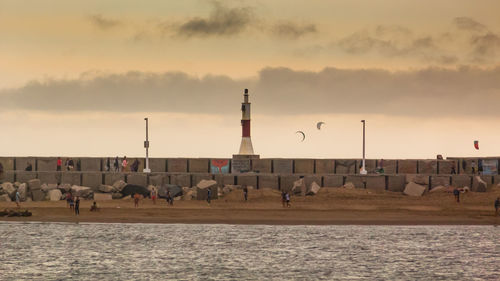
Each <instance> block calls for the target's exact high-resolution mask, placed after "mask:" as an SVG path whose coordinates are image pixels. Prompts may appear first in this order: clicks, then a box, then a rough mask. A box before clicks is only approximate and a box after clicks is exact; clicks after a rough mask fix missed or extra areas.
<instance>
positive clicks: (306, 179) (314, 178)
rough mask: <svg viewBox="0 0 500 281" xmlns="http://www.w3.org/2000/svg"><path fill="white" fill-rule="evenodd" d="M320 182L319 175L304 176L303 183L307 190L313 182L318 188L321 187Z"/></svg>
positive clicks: (321, 178)
mask: <svg viewBox="0 0 500 281" xmlns="http://www.w3.org/2000/svg"><path fill="white" fill-rule="evenodd" d="M322 181H323V177H322V176H321V175H304V183H305V185H306V187H307V188H309V187H310V186H311V184H312V183H313V182H316V183H317V184H318V185H319V186H323V185H322V184H323V183H322Z"/></svg>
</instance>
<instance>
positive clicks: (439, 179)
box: [430, 175, 451, 189]
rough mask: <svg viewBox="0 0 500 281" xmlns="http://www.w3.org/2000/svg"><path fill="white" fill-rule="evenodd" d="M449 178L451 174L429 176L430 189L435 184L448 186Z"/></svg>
mask: <svg viewBox="0 0 500 281" xmlns="http://www.w3.org/2000/svg"><path fill="white" fill-rule="evenodd" d="M450 178H451V176H449V175H448V176H444V175H443V176H431V184H430V187H431V188H430V189H433V188H434V187H436V186H440V185H442V186H450Z"/></svg>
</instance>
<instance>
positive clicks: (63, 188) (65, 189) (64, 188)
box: [57, 183, 71, 193]
mask: <svg viewBox="0 0 500 281" xmlns="http://www.w3.org/2000/svg"><path fill="white" fill-rule="evenodd" d="M57 188H59V190H61V191H62V192H64V193H66V192H69V191H70V190H71V184H69V183H64V184H61V185H59V186H58V187H57Z"/></svg>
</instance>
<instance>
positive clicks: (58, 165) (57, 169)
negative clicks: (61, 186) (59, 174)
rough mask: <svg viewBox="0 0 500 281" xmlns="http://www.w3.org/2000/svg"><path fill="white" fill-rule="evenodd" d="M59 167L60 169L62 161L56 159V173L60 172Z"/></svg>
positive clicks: (59, 158)
mask: <svg viewBox="0 0 500 281" xmlns="http://www.w3.org/2000/svg"><path fill="white" fill-rule="evenodd" d="M61 167H62V159H61V157H57V167H56V171H60V170H61Z"/></svg>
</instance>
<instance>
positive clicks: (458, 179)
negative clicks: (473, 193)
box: [451, 175, 472, 188]
mask: <svg viewBox="0 0 500 281" xmlns="http://www.w3.org/2000/svg"><path fill="white" fill-rule="evenodd" d="M451 185H452V186H454V187H464V186H468V187H469V188H472V177H471V176H469V175H451Z"/></svg>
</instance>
